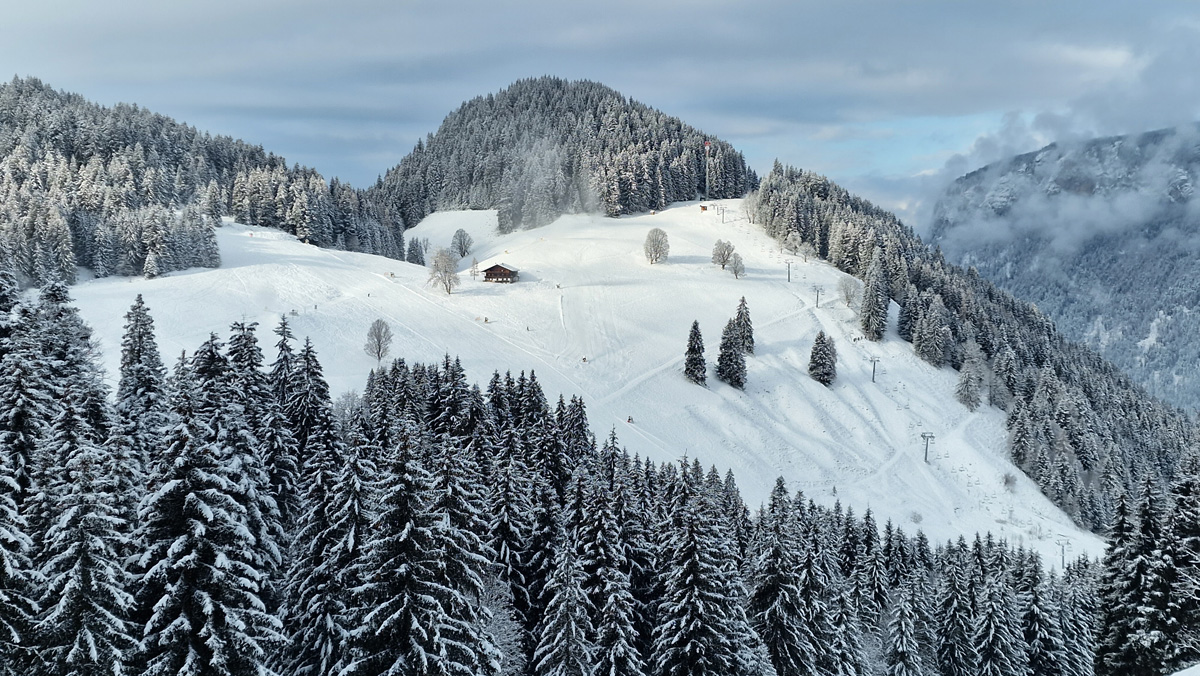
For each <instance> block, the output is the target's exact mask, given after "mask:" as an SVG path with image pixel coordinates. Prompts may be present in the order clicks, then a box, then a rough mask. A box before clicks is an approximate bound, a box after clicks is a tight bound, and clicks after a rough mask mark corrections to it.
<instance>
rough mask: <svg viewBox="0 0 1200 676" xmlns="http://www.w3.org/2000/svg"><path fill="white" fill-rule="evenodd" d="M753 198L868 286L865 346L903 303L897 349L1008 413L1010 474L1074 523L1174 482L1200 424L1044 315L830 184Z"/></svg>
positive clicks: (805, 178) (772, 223) (769, 181)
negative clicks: (1024, 477)
mask: <svg viewBox="0 0 1200 676" xmlns="http://www.w3.org/2000/svg"><path fill="white" fill-rule="evenodd" d="M748 199H750V200H751V209H752V213H753V218H754V220H756V221H757V222H759V223H761V225H762V226H763V227H764V228H765V229H766V232H767V233H768V234H769V235H771V236H772V237H775V238H777V239H779V240H780V241H784V242H786V241H787V240H788V239H789V237H790V238H791V239H792V241H793V243H794V242H795V240H796V239H797V238H798V239H799V240H801V242H802V243H803V244H808V245H811V246H812V247H813V248H814V249H815V251H816V253H817V254H818V255H820V256H821V257H822V258H824V259H826V260H828V261H829V262H830V263H832V264H833V265H835V266H837V267H838V268H839V269H841V270H843V271H845V272H847V273H850V274H851V275H854V276H856V277H859V278H862V279H864V280H865V281H866V288H865V293H864V296H863V301H862V310H863V311H862V314H861V320H862V323H863V328H864V331H865V332H866V334H867V337H868V338H874V337H875V336H877V335H881V327H882V324H881V322H884V321H886V307H887V305H886V303H885V302H883V301H884V300H892V301H895V302H897V303H899V304H900V315H899V325H898V327H897V329H898V331H899V334H900V336H901V337H902V338H904V339H905V340H908V341H910V342H912V343H913V349H914V350H915V351H916V353H917V354H918V355H920V356H921V357H922V358H923V359H925V360H926V361H928V362H929V363H930V364H933V365H934V366H942V365H947V364H948V365H950V366H951V367H953V368H955V369H960V370H963V371H965V374H964V375H962V377H960V382H959V387H958V389H957V392H956V396H957V397H958V398H959V400H960V401H963V402H964V403H965V404H966V405H968V406H972V407H973V406H974V405H978V402H979V401H980V400H981V399H986V401H987V402H988V403H989V404H991V405H993V406H997V407H999V408H1001V409H1003V410H1004V411H1005V412H1006V413H1007V415H1008V428H1009V434H1010V437H1009V447H1010V450H1011V454H1012V459H1013V462H1014V463H1015V464H1016V465H1017V466H1018V467H1020V468H1021V469H1023V470H1024V471H1025V472H1026V473H1027V474H1029V476H1030V477H1032V478H1033V479H1034V480H1035V481H1036V482H1037V483H1038V485H1039V486H1040V487H1041V489H1042V491H1043V492H1044V493H1045V494H1046V495H1047V496H1049V497H1050V499H1051V500H1053V501H1054V502H1055V504H1057V505H1058V506H1060V507H1062V508H1063V509H1064V510H1065V511H1066V512H1067V513H1068V514H1070V515H1071V516H1072V517H1073V518H1074V519H1076V521H1077V522H1078V523H1080V524H1082V525H1084V526H1086V527H1088V528H1091V529H1093V530H1095V531H1097V532H1106V531H1107V530H1108V529H1109V527H1110V526H1111V525H1112V524H1113V523H1114V519H1115V518H1116V511H1117V500H1118V497H1119V496H1121V495H1123V494H1126V493H1131V492H1136V491H1137V490H1139V489H1140V486H1141V485H1142V483H1143V482H1144V481H1146V480H1149V481H1151V482H1152V483H1153V484H1154V486H1155V487H1156V489H1157V490H1159V491H1164V492H1165V491H1166V490H1167V489H1168V487H1169V486H1170V485H1171V484H1172V482H1174V481H1175V480H1176V479H1177V478H1179V476H1180V463H1181V462H1182V461H1183V460H1184V459H1185V458H1186V457H1187V456H1188V455H1189V453H1191V452H1193V449H1194V448H1195V447H1196V444H1197V441H1198V439H1197V434H1196V426H1195V423H1194V422H1193V421H1192V420H1191V419H1190V418H1189V417H1188V416H1187V415H1186V414H1185V413H1184V412H1182V411H1180V410H1178V409H1175V408H1172V407H1170V406H1168V405H1166V404H1164V403H1163V402H1161V401H1159V400H1156V399H1154V398H1153V397H1151V396H1149V395H1148V394H1147V393H1146V392H1145V391H1144V390H1143V389H1142V388H1140V387H1139V386H1137V385H1136V384H1135V383H1133V382H1132V381H1131V380H1130V378H1129V377H1128V376H1126V375H1125V374H1124V373H1123V372H1121V371H1119V370H1118V369H1117V368H1116V367H1114V366H1113V365H1111V364H1109V363H1108V362H1106V361H1105V360H1103V359H1102V358H1101V357H1099V356H1098V355H1096V354H1095V353H1094V352H1092V351H1091V350H1089V349H1088V348H1086V347H1083V346H1081V345H1078V344H1075V343H1072V342H1070V341H1068V340H1066V339H1065V338H1064V337H1063V336H1062V335H1061V334H1060V333H1059V332H1058V331H1057V330H1056V329H1055V327H1054V325H1053V323H1051V322H1050V320H1048V319H1047V318H1046V317H1045V316H1044V315H1042V314H1041V313H1040V312H1039V311H1038V310H1037V308H1036V307H1035V306H1033V305H1031V304H1029V303H1025V302H1022V301H1020V300H1017V299H1016V298H1013V297H1012V296H1011V295H1009V294H1008V293H1007V292H1005V291H1003V290H1001V289H999V288H998V287H996V286H995V285H993V284H992V283H990V282H988V281H986V280H984V279H982V278H981V277H980V276H979V274H978V273H977V272H976V271H975V270H974V269H973V268H968V269H963V268H960V267H958V266H955V265H951V264H949V263H947V262H946V261H945V259H944V258H943V257H942V256H941V254H940V252H939V251H936V250H931V249H930V248H929V247H927V246H926V245H925V244H924V243H922V242H921V240H920V239H919V238H918V237H917V236H916V235H915V234H914V233H913V232H912V230H911V229H909V228H908V227H906V226H905V225H903V224H902V223H901V222H900V221H899V220H898V219H897V218H896V217H895V216H894V215H892V214H890V213H888V212H886V211H884V210H883V209H880V208H878V207H876V206H874V205H873V204H871V203H870V202H867V201H865V200H863V199H861V198H858V197H855V196H853V195H851V194H850V193H849V192H847V191H846V190H844V189H843V188H841V187H839V186H837V185H835V184H833V183H831V182H830V181H829V180H827V179H826V178H824V177H822V176H818V175H816V174H813V173H810V172H805V171H800V170H797V169H793V168H791V167H787V168H785V167H783V166H782V165H781V164H779V163H778V162H776V164H775V167H774V169H773V170H772V171H771V173H770V174H769V175H767V176H766V177H764V178H763V180H762V185H761V188H760V189H759V191H758V192H757V193H756V194H753V195H751V197H750V198H748Z"/></svg>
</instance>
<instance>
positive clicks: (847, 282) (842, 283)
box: [838, 277, 858, 307]
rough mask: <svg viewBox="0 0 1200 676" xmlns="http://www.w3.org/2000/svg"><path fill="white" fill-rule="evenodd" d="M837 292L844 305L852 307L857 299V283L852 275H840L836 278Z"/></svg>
mask: <svg viewBox="0 0 1200 676" xmlns="http://www.w3.org/2000/svg"><path fill="white" fill-rule="evenodd" d="M838 294H839V295H841V297H842V300H843V301H845V303H846V307H854V306H855V305H856V301H857V300H858V284H857V283H855V281H854V279H853V278H852V277H842V278H841V279H840V280H838Z"/></svg>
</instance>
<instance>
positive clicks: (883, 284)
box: [858, 246, 891, 340]
mask: <svg viewBox="0 0 1200 676" xmlns="http://www.w3.org/2000/svg"><path fill="white" fill-rule="evenodd" d="M863 282H864V283H863V293H862V302H861V305H860V307H859V312H858V320H859V324H860V325H861V326H862V330H863V335H864V336H866V338H867V340H882V339H883V332H884V331H885V330H886V329H887V313H888V303H890V302H891V297H890V294H889V293H888V288H889V282H888V275H887V271H886V270H885V269H884V264H883V250H882V249H880V248H879V247H878V246H876V247H875V251H874V253H872V254H871V263H870V265H869V266H868V267H867V274H866V277H865V278H864V279H863Z"/></svg>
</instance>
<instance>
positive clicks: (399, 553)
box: [341, 418, 449, 676]
mask: <svg viewBox="0 0 1200 676" xmlns="http://www.w3.org/2000/svg"><path fill="white" fill-rule="evenodd" d="M424 454H425V449H424V448H422V447H421V435H420V433H419V430H418V429H417V425H416V422H415V421H413V420H412V419H411V418H410V419H408V420H407V421H406V423H405V425H404V426H403V428H402V429H401V435H400V437H399V438H398V439H397V440H396V445H395V446H394V447H393V448H392V449H390V450H389V451H387V452H386V453H385V454H384V458H385V467H384V468H383V475H382V480H381V482H380V485H379V489H378V490H379V504H378V507H377V510H378V511H377V513H376V517H375V522H374V524H375V525H374V527H373V528H372V529H371V531H370V533H369V535H368V539H367V542H366V545H365V550H364V552H365V553H364V556H363V557H362V558H361V559H360V560H359V563H358V564H357V565H356V568H357V570H356V571H355V573H354V574H355V575H357V576H358V577H359V578H360V579H362V580H363V584H362V585H360V586H359V587H358V588H357V589H356V590H355V594H354V598H353V604H354V607H355V609H356V610H355V612H359V613H362V622H361V624H360V625H359V626H357V627H355V629H354V630H353V635H352V636H351V646H352V648H351V653H350V656H349V659H347V661H346V666H345V667H344V668H343V670H342V672H341V673H342V674H345V675H346V676H382V674H391V673H397V674H399V673H403V674H413V675H414V676H431V675H432V674H437V673H441V672H440V671H439V667H440V666H441V665H442V664H443V661H442V658H441V657H440V656H441V655H442V652H443V650H444V646H443V645H442V639H441V637H440V635H439V634H438V631H437V630H438V628H439V627H440V626H441V625H442V623H443V618H442V615H443V611H442V609H441V607H440V606H439V604H438V599H440V598H443V597H444V596H445V595H446V594H447V593H448V592H449V590H447V589H446V588H445V586H444V584H443V583H442V574H441V572H440V571H439V569H438V553H437V548H438V542H437V540H438V538H437V536H436V534H435V532H434V531H435V529H437V528H438V527H439V526H438V524H437V517H436V516H435V515H434V514H433V513H432V512H431V511H430V509H429V505H430V504H431V502H432V487H433V479H432V477H431V476H430V475H429V473H428V472H427V471H426V470H425V467H424V465H423V464H422V463H421V456H423V455H424Z"/></svg>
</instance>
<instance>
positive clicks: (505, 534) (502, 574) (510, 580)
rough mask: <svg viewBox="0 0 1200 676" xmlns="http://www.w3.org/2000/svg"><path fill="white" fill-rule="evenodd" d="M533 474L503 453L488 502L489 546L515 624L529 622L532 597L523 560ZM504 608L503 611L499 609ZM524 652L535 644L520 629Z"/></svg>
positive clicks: (529, 530) (514, 457)
mask: <svg viewBox="0 0 1200 676" xmlns="http://www.w3.org/2000/svg"><path fill="white" fill-rule="evenodd" d="M531 481H532V477H531V475H530V472H529V468H528V467H527V466H526V465H525V462H524V461H523V460H522V458H521V457H520V456H519V455H517V454H513V453H502V454H500V456H499V457H498V458H497V459H496V464H495V468H494V470H493V475H492V478H491V480H490V482H489V483H490V485H491V487H492V489H491V493H490V496H489V502H488V512H489V514H490V519H491V520H490V521H489V523H488V546H489V548H490V550H491V552H492V554H493V562H494V563H495V566H496V575H497V576H498V577H499V579H500V581H501V582H502V583H503V584H505V585H507V586H508V591H509V596H510V598H511V602H512V606H513V613H514V615H515V617H514V618H513V619H515V620H516V621H517V622H518V624H520V625H521V626H522V627H527V626H530V624H531V622H530V621H529V619H528V618H529V613H530V607H531V602H532V599H531V598H530V593H529V587H528V585H527V584H526V582H525V565H524V560H525V558H526V557H527V556H529V555H530V554H531V552H528V551H527V547H528V546H529V539H530V537H531V536H532V531H533V516H534V514H533V500H532V497H531V495H530V490H529V486H530V483H531ZM498 612H503V611H498ZM522 634H523V638H525V639H526V644H525V645H524V646H523V648H524V652H525V653H527V654H532V652H533V649H534V647H535V646H533V645H530V644H529V643H528V639H529V634H528V633H527V632H524V631H523V632H522Z"/></svg>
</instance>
